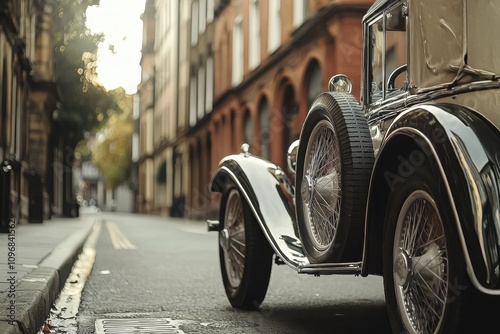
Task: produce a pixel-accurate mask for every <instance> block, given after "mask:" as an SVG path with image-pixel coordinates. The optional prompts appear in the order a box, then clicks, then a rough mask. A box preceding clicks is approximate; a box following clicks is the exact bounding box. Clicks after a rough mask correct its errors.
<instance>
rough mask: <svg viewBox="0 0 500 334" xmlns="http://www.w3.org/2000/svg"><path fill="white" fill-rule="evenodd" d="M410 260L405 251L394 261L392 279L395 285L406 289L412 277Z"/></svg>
mask: <svg viewBox="0 0 500 334" xmlns="http://www.w3.org/2000/svg"><path fill="white" fill-rule="evenodd" d="M411 262H412V261H411V258H410V256H409V255H408V253H406V251H404V250H401V252H400V253H399V254H398V256H396V260H395V261H394V279H395V281H396V284H398V285H399V286H401V287H406V286H407V285H408V282H409V281H410V278H411V276H412V270H411Z"/></svg>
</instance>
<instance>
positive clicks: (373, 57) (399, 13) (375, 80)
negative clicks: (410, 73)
mask: <svg viewBox="0 0 500 334" xmlns="http://www.w3.org/2000/svg"><path fill="white" fill-rule="evenodd" d="M368 41H369V45H368V52H369V54H368V59H369V61H368V64H367V65H368V70H369V72H368V78H367V79H368V85H367V87H368V89H369V103H375V102H377V101H380V100H383V99H386V98H389V97H391V96H393V95H396V94H398V93H400V92H401V91H403V90H405V89H406V61H407V58H406V56H407V43H406V16H405V15H404V11H403V4H399V5H397V6H395V7H392V8H390V9H389V10H387V11H385V12H384V13H383V15H382V16H380V17H379V18H378V19H375V20H374V21H373V22H372V23H371V24H370V25H369V39H368Z"/></svg>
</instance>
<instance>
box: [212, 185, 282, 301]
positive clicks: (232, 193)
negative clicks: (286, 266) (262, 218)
mask: <svg viewBox="0 0 500 334" xmlns="http://www.w3.org/2000/svg"><path fill="white" fill-rule="evenodd" d="M220 222H221V224H220V226H221V230H220V231H219V256H220V266H221V273H222V280H223V283H224V288H225V291H226V295H227V298H228V299H229V302H230V303H231V305H232V306H234V307H237V308H241V309H255V308H257V307H259V306H260V304H261V303H262V301H263V300H264V297H265V295H266V292H267V287H268V285H269V279H270V276H271V265H272V256H273V251H272V248H271V246H270V245H269V243H268V241H267V239H266V237H265V236H264V234H263V232H262V230H261V228H260V226H259V224H258V222H257V221H256V219H255V217H254V215H253V214H252V212H251V211H250V208H249V206H248V204H247V202H246V200H245V199H244V198H243V196H242V194H241V192H240V191H239V190H238V189H237V188H235V187H234V186H230V187H229V188H227V189H226V191H225V192H224V194H223V197H222V201H221V211H220Z"/></svg>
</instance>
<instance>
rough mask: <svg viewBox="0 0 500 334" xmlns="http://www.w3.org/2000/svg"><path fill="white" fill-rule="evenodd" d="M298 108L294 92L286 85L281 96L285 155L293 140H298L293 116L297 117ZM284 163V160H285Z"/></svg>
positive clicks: (290, 86)
mask: <svg viewBox="0 0 500 334" xmlns="http://www.w3.org/2000/svg"><path fill="white" fill-rule="evenodd" d="M298 110H299V107H298V105H297V101H296V100H295V92H294V90H293V87H292V85H290V84H287V85H286V87H285V91H284V94H283V110H282V114H281V115H282V117H283V125H284V127H283V128H284V131H283V152H284V153H285V155H286V152H287V150H288V147H289V146H290V144H291V143H293V141H294V140H296V139H297V138H298V134H297V133H296V131H295V126H294V122H295V118H296V117H295V116H296V115H297V113H298ZM285 161H286V160H285Z"/></svg>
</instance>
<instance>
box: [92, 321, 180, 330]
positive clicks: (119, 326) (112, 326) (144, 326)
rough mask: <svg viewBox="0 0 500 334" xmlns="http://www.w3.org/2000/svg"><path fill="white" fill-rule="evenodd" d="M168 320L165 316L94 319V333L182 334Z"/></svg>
mask: <svg viewBox="0 0 500 334" xmlns="http://www.w3.org/2000/svg"><path fill="white" fill-rule="evenodd" d="M170 321H171V320H170V319H167V318H151V319H149V318H141V319H131V318H127V319H97V320H96V321H95V334H126V333H137V334H150V333H161V334H184V332H183V331H181V330H180V329H178V328H177V326H175V325H173V324H171V323H170Z"/></svg>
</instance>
